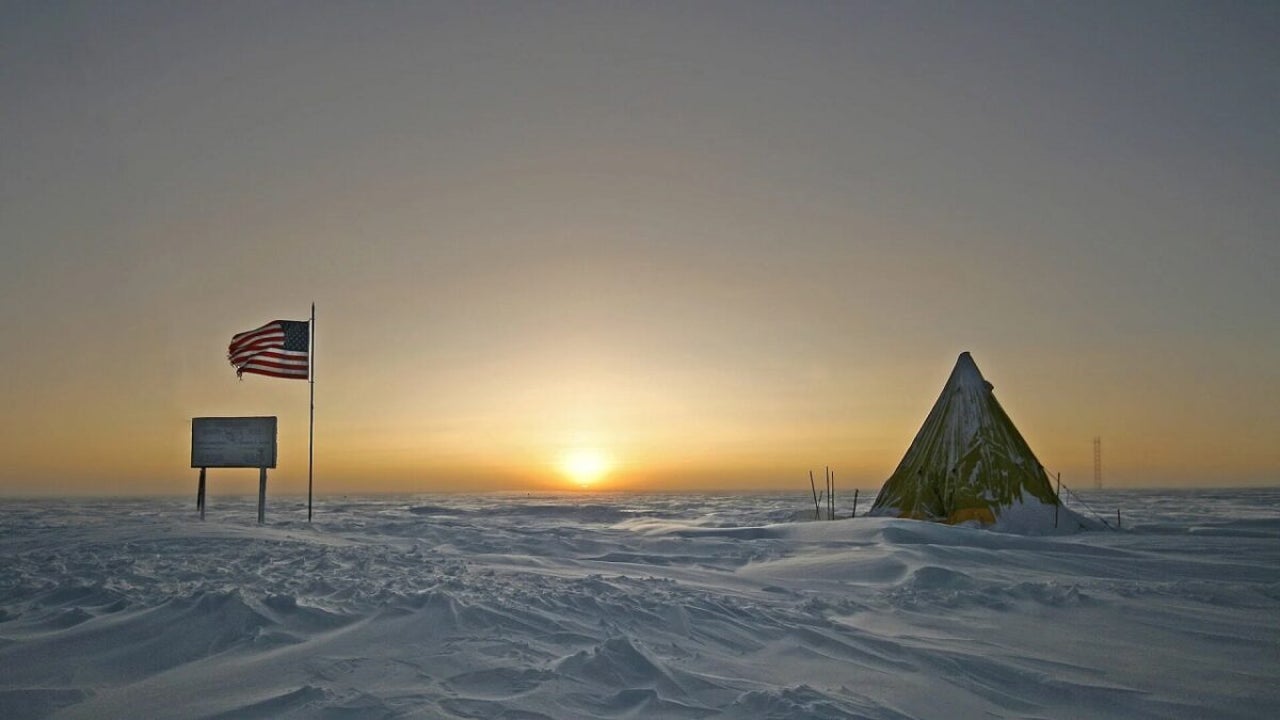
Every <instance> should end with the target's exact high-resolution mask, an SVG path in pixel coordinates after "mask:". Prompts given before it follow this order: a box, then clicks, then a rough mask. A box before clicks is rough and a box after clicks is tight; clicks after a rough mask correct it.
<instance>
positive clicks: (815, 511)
mask: <svg viewBox="0 0 1280 720" xmlns="http://www.w3.org/2000/svg"><path fill="white" fill-rule="evenodd" d="M809 489H810V490H812V491H813V519H814V520H819V519H821V518H822V511H821V510H819V509H818V486H817V485H814V484H813V471H812V470H810V471H809Z"/></svg>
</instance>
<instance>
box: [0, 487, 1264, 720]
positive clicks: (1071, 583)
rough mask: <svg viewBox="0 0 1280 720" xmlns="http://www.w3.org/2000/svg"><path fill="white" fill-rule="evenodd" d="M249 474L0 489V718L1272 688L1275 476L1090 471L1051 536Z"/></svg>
mask: <svg viewBox="0 0 1280 720" xmlns="http://www.w3.org/2000/svg"><path fill="white" fill-rule="evenodd" d="M806 490H807V488H806ZM255 501H256V499H255V498H244V499H238V498H226V497H215V498H211V501H210V507H209V514H208V519H207V520H206V521H205V522H203V523H202V522H200V521H199V520H198V519H197V516H196V513H195V512H194V508H193V507H191V505H192V503H191V502H188V501H185V500H183V501H178V500H174V499H135V500H97V501H65V500H62V501H53V500H39V501H37V500H9V501H3V502H0V568H3V573H0V717H4V718H9V719H20V718H42V717H54V718H112V717H154V718H164V717H181V718H186V717H191V718H233V717H234V718H268V717H270V718H302V717H344V718H383V717H420V718H508V719H511V718H522V719H533V718H707V717H714V718H743V719H746V718H753V719H754V718H912V717H915V718H934V717H949V718H980V717H1039V718H1069V717H1099V718H1104V717H1114V718H1144V717H1145V718H1201V717H1216V718H1262V717H1271V716H1272V715H1273V712H1274V707H1275V705H1276V703H1277V702H1278V701H1280V687H1278V686H1277V685H1276V683H1275V682H1274V678H1275V677H1276V676H1277V674H1280V654H1277V651H1276V650H1277V648H1278V647H1280V490H1248V491H1216V492H1208V491H1203V492H1181V493H1169V492H1163V493H1162V492H1127V493H1093V494H1090V495H1089V496H1088V502H1089V504H1090V505H1091V506H1093V507H1095V508H1098V509H1100V510H1104V509H1105V511H1109V512H1114V509H1115V508H1116V507H1117V506H1119V507H1122V508H1123V509H1124V517H1125V527H1126V529H1125V531H1123V532H1112V531H1100V532H1079V533H1074V534H1069V535H1025V534H1016V533H1012V532H992V531H991V530H986V529H979V528H972V527H951V526H945V525H938V524H932V523H924V522H916V521H910V520H898V519H889V518H870V517H858V518H855V519H843V520H838V521H833V522H815V521H812V520H810V519H809V518H812V515H813V512H812V499H811V498H809V497H807V496H805V495H803V494H801V493H796V494H794V495H727V496H712V495H625V496H623V495H618V496H608V495H603V496H602V495H581V496H575V495H563V496H548V495H535V496H525V495H487V496H481V497H464V496H449V495H433V496H417V497H400V498H388V497H381V498H355V499H348V500H345V501H342V502H333V501H325V502H322V503H321V504H319V505H318V510H319V512H318V513H317V515H316V520H315V522H314V523H313V524H310V525H308V523H307V522H306V521H305V517H306V509H305V506H303V505H301V504H299V503H297V502H296V501H295V500H288V501H281V500H277V501H274V502H273V503H272V504H271V506H270V507H269V508H268V513H267V519H268V522H267V524H266V525H264V526H258V525H257V524H256V523H255V522H254V521H255V519H256V511H255V507H254V503H255ZM806 506H808V509H807V510H806ZM838 510H839V512H838V514H840V515H844V516H846V518H847V515H848V509H847V508H844V509H838ZM1006 517H1008V518H1014V517H1016V513H1013V514H1006V515H1002V521H1003V520H1004V519H1005V518H1006ZM1037 523H1038V521H1037ZM1005 529H1006V530H1009V529H1016V528H1005Z"/></svg>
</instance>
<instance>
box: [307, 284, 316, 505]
mask: <svg viewBox="0 0 1280 720" xmlns="http://www.w3.org/2000/svg"><path fill="white" fill-rule="evenodd" d="M307 335H308V336H309V337H310V338H311V350H310V352H308V353H307V367H308V369H309V370H308V373H307V380H308V382H309V383H310V385H311V423H310V426H309V428H308V430H307V522H311V467H312V464H313V463H314V460H315V455H316V304H315V303H314V302H313V303H311V332H309V333H307Z"/></svg>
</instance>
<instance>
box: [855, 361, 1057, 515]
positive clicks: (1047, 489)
mask: <svg viewBox="0 0 1280 720" xmlns="http://www.w3.org/2000/svg"><path fill="white" fill-rule="evenodd" d="M1057 505H1058V497H1057V494H1056V493H1054V490H1053V486H1052V485H1051V484H1050V483H1049V476H1048V475H1047V474H1046V473H1045V471H1044V467H1043V466H1042V465H1041V464H1040V462H1039V461H1038V460H1036V456H1035V455H1034V454H1033V453H1032V452H1031V448H1030V447H1028V446H1027V442H1026V440H1023V439H1022V435H1021V434H1019V433H1018V429H1017V428H1015V427H1014V426H1013V422H1012V421H1011V420H1010V419H1009V416H1008V415H1006V414H1005V412H1004V409H1003V408H1001V407H1000V403H998V402H996V398H995V395H993V394H992V385H991V383H989V382H987V381H986V380H985V379H983V377H982V373H981V372H979V371H978V366H977V365H976V364H974V362H973V358H972V357H970V356H969V353H967V352H966V353H961V354H960V358H959V359H958V360H956V366H955V369H954V370H952V371H951V377H950V378H948V379H947V384H946V386H945V387H943V388H942V395H941V396H940V397H939V398H938V401H937V402H936V403H934V405H933V409H932V410H930V411H929V416H928V417H927V418H925V421H924V425H923V426H922V427H921V428H920V432H918V433H916V437H915V440H913V441H912V442H911V446H910V447H909V448H907V454H906V455H905V456H904V457H903V458H902V462H901V463H899V464H898V468H897V469H896V470H894V471H893V474H892V475H891V476H889V479H888V480H886V481H885V483H884V487H882V488H880V494H879V495H878V496H877V497H876V501H875V504H874V505H872V507H871V514H872V515H888V516H891V517H905V518H916V519H920V520H934V521H939V522H945V523H952V524H955V523H963V522H970V521H976V522H978V523H981V524H983V525H990V524H993V523H996V522H997V521H998V520H999V519H1000V518H1001V516H1002V514H1004V515H1007V516H1009V517H1008V519H1010V520H1012V519H1013V517H1014V516H1017V517H1020V518H1022V519H1023V520H1024V521H1025V520H1033V521H1034V522H1035V523H1036V524H1041V523H1047V525H1048V526H1049V527H1052V525H1053V518H1054V511H1055V510H1056V509H1059V508H1056V507H1055V506H1057ZM1063 510H1065V508H1063ZM1070 517H1071V522H1072V524H1075V523H1074V521H1075V520H1076V518H1075V516H1074V513H1072V514H1070Z"/></svg>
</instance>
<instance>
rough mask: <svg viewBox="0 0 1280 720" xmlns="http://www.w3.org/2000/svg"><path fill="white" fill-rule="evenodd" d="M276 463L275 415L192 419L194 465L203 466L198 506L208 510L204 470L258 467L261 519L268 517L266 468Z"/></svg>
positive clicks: (198, 491) (261, 520)
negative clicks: (206, 507)
mask: <svg viewBox="0 0 1280 720" xmlns="http://www.w3.org/2000/svg"><path fill="white" fill-rule="evenodd" d="M275 466H276V418H275V417H204V418H192V419H191V467H193V468H200V486H199V488H198V489H197V491H196V507H198V508H199V509H200V519H201V520H203V519H204V510H205V471H206V469H207V468H211V467H223V468H255V467H256V468H258V523H259V524H261V523H262V522H264V521H265V518H266V507H267V468H273V467H275Z"/></svg>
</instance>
